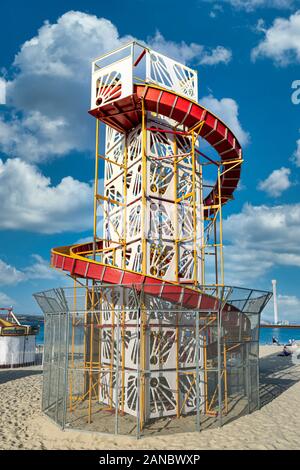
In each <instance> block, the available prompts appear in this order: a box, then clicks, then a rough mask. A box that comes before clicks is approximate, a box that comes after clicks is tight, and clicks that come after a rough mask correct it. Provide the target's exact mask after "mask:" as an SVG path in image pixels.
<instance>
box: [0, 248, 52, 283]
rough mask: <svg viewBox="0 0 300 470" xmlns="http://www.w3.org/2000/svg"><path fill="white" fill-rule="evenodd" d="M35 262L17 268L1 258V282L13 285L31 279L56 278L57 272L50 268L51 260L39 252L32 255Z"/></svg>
mask: <svg viewBox="0 0 300 470" xmlns="http://www.w3.org/2000/svg"><path fill="white" fill-rule="evenodd" d="M31 258H32V260H33V263H32V264H30V265H29V266H27V267H26V268H24V269H17V268H15V267H14V266H11V265H10V264H7V263H5V262H4V261H3V260H1V259H0V284H2V285H13V284H18V283H20V282H26V281H29V280H31V279H55V278H57V272H56V271H55V270H54V269H52V268H50V262H49V260H45V259H44V258H42V257H41V256H40V255H38V254H33V255H31Z"/></svg>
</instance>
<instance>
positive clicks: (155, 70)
mask: <svg viewBox="0 0 300 470" xmlns="http://www.w3.org/2000/svg"><path fill="white" fill-rule="evenodd" d="M146 61H147V62H146V63H147V80H148V81H150V82H153V83H157V84H158V85H160V86H162V87H164V88H168V89H171V90H174V91H176V92H178V93H180V94H181V95H184V96H187V97H188V98H190V99H193V100H195V101H197V100H198V83H197V72H196V71H195V70H192V69H190V68H189V67H186V66H185V65H182V64H180V63H179V62H175V61H174V60H172V59H170V58H169V57H166V56H164V55H162V54H159V53H157V52H154V51H151V52H149V53H148V54H147V58H146Z"/></svg>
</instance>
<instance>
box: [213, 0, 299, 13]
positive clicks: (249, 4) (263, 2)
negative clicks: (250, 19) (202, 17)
mask: <svg viewBox="0 0 300 470" xmlns="http://www.w3.org/2000/svg"><path fill="white" fill-rule="evenodd" d="M204 1H206V2H209V3H213V2H214V1H215V0H204ZM219 3H225V4H226V3H227V4H229V5H231V6H232V7H233V8H236V9H237V10H245V11H247V12H251V11H254V10H256V9H257V8H274V9H290V8H293V7H295V6H297V5H299V0H219Z"/></svg>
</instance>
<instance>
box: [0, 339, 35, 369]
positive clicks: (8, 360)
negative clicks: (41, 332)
mask: <svg viewBox="0 0 300 470" xmlns="http://www.w3.org/2000/svg"><path fill="white" fill-rule="evenodd" d="M34 361H35V335H29V336H0V367H1V366H8V365H23V364H27V363H29V362H34Z"/></svg>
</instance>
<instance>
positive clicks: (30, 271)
mask: <svg viewBox="0 0 300 470" xmlns="http://www.w3.org/2000/svg"><path fill="white" fill-rule="evenodd" d="M31 257H32V259H33V260H34V263H33V264H31V265H30V266H28V267H27V268H25V269H24V275H25V277H26V279H27V280H29V279H56V278H57V277H58V276H61V273H58V272H57V271H55V270H54V269H53V268H50V261H49V260H45V259H44V258H42V257H41V256H40V255H38V254H33V255H31Z"/></svg>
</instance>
